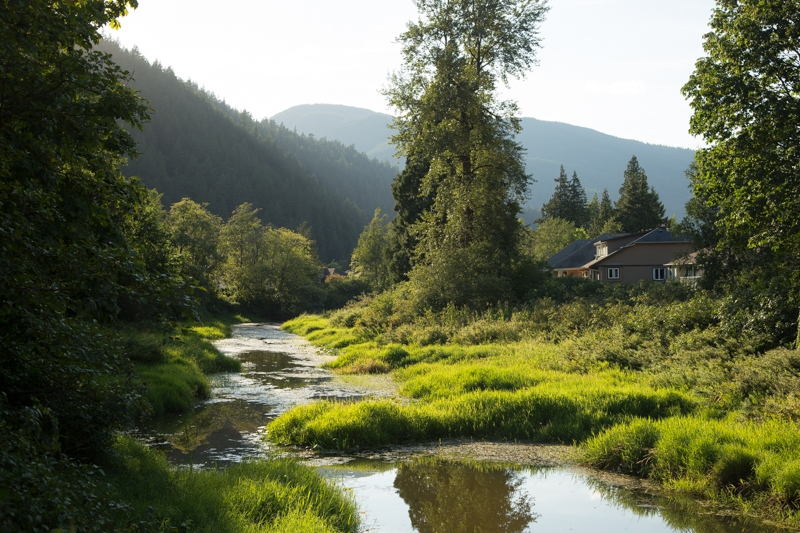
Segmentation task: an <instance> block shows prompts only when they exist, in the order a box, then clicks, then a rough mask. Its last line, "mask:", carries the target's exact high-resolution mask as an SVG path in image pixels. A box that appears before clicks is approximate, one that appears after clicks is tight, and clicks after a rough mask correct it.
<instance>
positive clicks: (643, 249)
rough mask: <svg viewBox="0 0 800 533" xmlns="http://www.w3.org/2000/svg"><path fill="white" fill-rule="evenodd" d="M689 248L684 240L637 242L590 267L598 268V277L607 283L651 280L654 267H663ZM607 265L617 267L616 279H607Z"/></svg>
mask: <svg viewBox="0 0 800 533" xmlns="http://www.w3.org/2000/svg"><path fill="white" fill-rule="evenodd" d="M690 248H691V245H690V244H689V243H686V242H675V243H671V242H670V243H664V242H660V243H639V244H635V245H633V246H631V247H629V248H625V249H622V250H620V251H618V252H617V253H616V254H614V255H613V256H609V257H608V259H607V260H605V261H603V260H601V261H599V262H598V263H595V264H594V265H593V267H592V268H594V269H596V270H599V271H600V279H601V280H602V281H604V282H608V283H637V282H639V281H641V280H646V281H653V269H654V268H664V265H665V264H667V263H669V262H671V261H673V260H674V259H675V258H676V257H678V256H680V255H682V254H685V253H687V252H689V250H690ZM608 267H618V268H619V279H618V280H609V279H608Z"/></svg>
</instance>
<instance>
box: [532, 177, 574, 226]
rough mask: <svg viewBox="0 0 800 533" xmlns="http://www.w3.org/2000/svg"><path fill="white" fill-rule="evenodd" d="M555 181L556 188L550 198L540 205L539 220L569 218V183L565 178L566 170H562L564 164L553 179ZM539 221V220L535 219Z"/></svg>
mask: <svg viewBox="0 0 800 533" xmlns="http://www.w3.org/2000/svg"><path fill="white" fill-rule="evenodd" d="M554 181H555V182H556V190H555V191H554V192H553V196H551V197H550V200H549V201H548V202H547V203H546V204H544V205H543V206H542V218H541V219H540V220H541V221H545V220H547V219H550V218H560V219H562V220H569V218H568V215H569V210H570V200H571V199H570V183H569V178H567V172H566V171H565V170H564V165H561V170H560V171H559V173H558V177H557V178H556V179H555V180H554ZM537 222H539V221H537Z"/></svg>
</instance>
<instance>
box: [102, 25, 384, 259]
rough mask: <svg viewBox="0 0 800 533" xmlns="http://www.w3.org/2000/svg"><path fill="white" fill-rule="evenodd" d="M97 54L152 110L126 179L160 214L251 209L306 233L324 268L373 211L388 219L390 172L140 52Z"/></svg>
mask: <svg viewBox="0 0 800 533" xmlns="http://www.w3.org/2000/svg"><path fill="white" fill-rule="evenodd" d="M98 49H99V50H102V51H105V52H108V53H110V54H111V55H112V57H113V58H114V62H115V63H116V64H117V65H119V66H121V67H122V68H124V69H125V70H127V71H129V72H131V77H132V79H131V86H132V87H134V88H135V89H136V90H137V91H138V92H139V94H140V95H141V96H142V98H144V99H145V100H147V101H148V102H149V104H148V105H149V107H150V108H151V109H152V113H151V117H150V121H149V122H148V125H147V127H146V128H143V129H142V130H141V131H139V130H135V131H133V136H134V139H135V140H136V141H137V143H138V148H137V149H138V152H139V155H138V157H136V158H131V159H130V161H129V163H128V165H127V166H126V167H125V169H124V172H125V174H126V175H128V176H137V177H139V178H140V179H141V180H142V182H143V183H144V184H145V185H146V186H148V187H151V188H155V189H157V190H158V191H159V192H160V193H161V194H163V195H164V196H163V201H164V204H165V206H168V205H171V204H173V203H175V202H178V201H179V200H181V199H182V198H191V199H192V200H194V201H196V202H200V203H208V205H209V209H210V210H211V212H212V213H214V214H216V215H218V216H221V217H223V218H227V217H228V216H230V214H231V212H232V211H233V209H234V208H235V207H237V206H238V205H240V204H242V203H243V202H250V203H252V204H253V205H254V206H255V207H256V208H258V209H261V210H262V214H261V216H262V218H263V219H264V221H265V223H268V224H273V225H275V226H280V227H287V228H298V227H300V226H301V225H303V224H306V225H307V226H308V227H310V228H311V235H312V237H313V238H314V240H315V241H317V243H318V249H319V254H320V256H321V258H323V259H324V260H325V261H331V260H338V261H340V262H344V263H346V262H347V259H348V257H349V255H350V252H351V251H352V249H353V247H354V246H355V243H356V240H357V238H358V234H359V232H360V231H361V228H362V227H363V226H364V224H365V223H366V222H367V221H369V216H370V215H371V213H372V212H373V211H374V210H375V208H376V207H381V208H382V209H384V210H387V211H389V210H391V207H392V199H391V192H390V188H389V185H390V184H391V181H392V179H393V178H394V176H395V175H396V174H397V169H396V168H394V167H392V166H390V165H388V164H385V163H380V162H378V161H376V160H371V159H369V158H368V157H366V156H365V155H364V154H361V153H359V152H357V151H356V150H355V149H354V148H352V147H347V146H344V145H342V144H341V143H339V142H335V141H325V140H318V139H314V138H313V137H311V136H302V135H298V134H296V133H294V132H292V131H289V130H288V129H286V128H283V127H281V126H278V125H276V124H274V123H271V122H269V121H263V122H260V123H259V122H256V121H254V120H253V119H252V118H251V117H250V115H248V114H247V113H244V112H239V111H237V110H235V109H232V108H231V107H229V106H227V105H226V104H225V103H224V102H222V101H220V100H219V99H217V98H216V97H215V96H214V95H212V94H209V93H207V92H205V91H203V90H202V89H201V88H199V87H197V86H196V85H195V84H193V83H190V82H186V81H183V80H180V79H179V78H177V77H176V76H175V74H174V73H173V72H172V70H171V69H169V68H166V67H163V66H162V65H161V64H159V63H158V62H154V63H152V64H151V63H150V62H149V61H147V60H146V59H145V58H144V57H142V56H141V54H139V53H138V52H137V51H136V50H134V51H127V50H124V49H122V48H120V47H119V46H118V45H117V44H116V43H114V42H112V41H106V40H104V41H102V42H101V43H100V44H99V45H98Z"/></svg>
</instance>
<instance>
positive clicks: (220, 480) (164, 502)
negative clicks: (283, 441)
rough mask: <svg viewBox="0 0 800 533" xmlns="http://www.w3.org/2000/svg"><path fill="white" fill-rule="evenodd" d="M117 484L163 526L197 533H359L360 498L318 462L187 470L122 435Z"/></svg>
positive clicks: (140, 511)
mask: <svg viewBox="0 0 800 533" xmlns="http://www.w3.org/2000/svg"><path fill="white" fill-rule="evenodd" d="M105 471H106V473H107V476H108V480H109V482H110V483H111V486H112V487H113V488H114V490H115V491H116V492H117V493H118V494H119V496H120V499H121V500H122V501H126V502H128V503H129V504H130V505H131V506H132V507H133V509H134V512H135V513H136V514H137V516H135V517H131V518H132V521H133V522H134V523H136V522H137V521H139V522H141V523H153V522H155V523H156V524H158V526H159V528H160V529H159V530H160V531H187V530H188V531H192V532H197V533H205V532H207V533H240V532H244V533H289V532H292V533H295V532H300V531H302V532H309V533H337V532H338V533H349V532H352V533H355V532H356V531H357V529H358V514H357V512H356V506H355V504H354V502H353V500H352V498H350V497H348V496H347V495H345V494H344V492H343V491H342V490H341V489H339V488H338V487H336V486H334V485H332V484H331V483H329V482H328V481H326V480H325V479H324V478H322V477H321V475H320V474H318V473H317V472H316V471H314V470H313V469H311V468H307V467H304V466H302V465H299V464H297V463H294V462H292V461H289V460H283V459H278V460H266V461H254V462H249V463H243V464H239V465H232V466H230V467H228V468H224V469H219V470H194V471H190V470H185V469H175V468H172V467H170V466H169V465H167V463H166V461H165V459H164V457H163V455H160V454H159V453H157V452H155V451H153V450H151V449H148V448H146V447H144V446H142V445H141V444H139V443H137V442H135V441H134V440H132V439H127V438H121V439H119V441H118V442H117V444H116V446H115V453H114V456H113V458H112V459H111V460H110V461H109V462H108V464H107V465H105Z"/></svg>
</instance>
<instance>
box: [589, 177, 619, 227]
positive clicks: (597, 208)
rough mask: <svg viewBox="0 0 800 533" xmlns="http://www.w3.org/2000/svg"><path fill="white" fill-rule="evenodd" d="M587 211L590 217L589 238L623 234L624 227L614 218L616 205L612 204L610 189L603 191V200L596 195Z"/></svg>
mask: <svg viewBox="0 0 800 533" xmlns="http://www.w3.org/2000/svg"><path fill="white" fill-rule="evenodd" d="M586 210H587V216H588V217H589V224H588V226H587V228H586V232H587V233H588V235H589V237H597V236H599V235H602V234H603V233H620V232H622V225H621V224H620V223H619V222H617V220H616V218H614V215H615V213H614V204H612V203H611V197H610V196H609V195H608V189H603V196H602V199H601V200H598V199H597V194H596V193H595V195H594V197H593V198H592V200H591V202H589V203H588V204H587V208H586Z"/></svg>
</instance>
